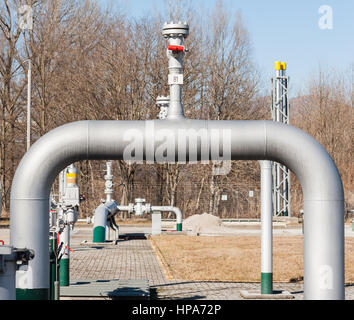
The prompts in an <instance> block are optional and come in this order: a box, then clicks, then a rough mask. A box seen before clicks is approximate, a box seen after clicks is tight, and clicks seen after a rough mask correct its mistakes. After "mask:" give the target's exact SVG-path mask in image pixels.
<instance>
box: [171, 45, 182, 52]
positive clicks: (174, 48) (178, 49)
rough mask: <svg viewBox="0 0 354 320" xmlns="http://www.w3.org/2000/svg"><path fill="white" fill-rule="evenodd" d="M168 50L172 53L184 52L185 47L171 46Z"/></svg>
mask: <svg viewBox="0 0 354 320" xmlns="http://www.w3.org/2000/svg"><path fill="white" fill-rule="evenodd" d="M167 48H168V50H172V51H184V46H175V45H169V46H168V47H167Z"/></svg>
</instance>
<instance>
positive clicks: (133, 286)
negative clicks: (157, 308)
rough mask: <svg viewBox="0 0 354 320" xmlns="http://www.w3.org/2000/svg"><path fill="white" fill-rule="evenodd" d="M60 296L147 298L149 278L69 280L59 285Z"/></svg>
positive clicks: (113, 298)
mask: <svg viewBox="0 0 354 320" xmlns="http://www.w3.org/2000/svg"><path fill="white" fill-rule="evenodd" d="M60 297H76V298H80V297H81V298H84V299H87V298H94V297H96V298H97V297H98V298H110V299H112V300H115V299H134V300H136V299H145V300H146V299H149V297H150V286H149V280H143V279H137V280H134V279H113V280H80V281H76V282H71V283H70V286H68V287H60Z"/></svg>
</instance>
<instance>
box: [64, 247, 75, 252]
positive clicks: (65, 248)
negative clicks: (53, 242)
mask: <svg viewBox="0 0 354 320" xmlns="http://www.w3.org/2000/svg"><path fill="white" fill-rule="evenodd" d="M65 249H68V250H69V251H71V252H75V250H73V249H71V248H70V247H69V246H65Z"/></svg>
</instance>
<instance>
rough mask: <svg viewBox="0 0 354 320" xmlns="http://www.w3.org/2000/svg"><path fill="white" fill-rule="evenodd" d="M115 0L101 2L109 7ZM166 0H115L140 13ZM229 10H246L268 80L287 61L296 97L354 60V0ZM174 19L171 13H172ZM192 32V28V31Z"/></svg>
mask: <svg viewBox="0 0 354 320" xmlns="http://www.w3.org/2000/svg"><path fill="white" fill-rule="evenodd" d="M110 1H112V0H100V1H99V3H101V4H102V6H104V5H105V4H107V3H108V2H110ZM166 2H167V1H165V0H114V1H112V3H113V6H114V7H115V8H117V9H118V8H120V9H123V11H124V12H126V14H127V15H128V16H135V17H139V16H141V15H144V14H146V13H148V12H149V11H150V12H154V11H155V10H156V9H157V10H159V11H163V8H164V7H165V6H166ZM216 3H217V0H193V1H192V4H193V5H194V6H195V7H197V8H198V7H199V6H201V5H202V6H203V7H204V8H206V9H210V10H211V9H213V8H215V5H216ZM322 5H329V6H330V7H331V8H332V10H333V29H331V30H328V29H326V30H323V29H321V28H320V27H319V20H320V18H321V16H323V14H321V13H319V8H320V7H321V6H322ZM224 6H225V7H227V8H230V10H229V12H231V13H232V12H235V13H236V12H237V11H238V10H240V11H241V13H242V17H243V20H244V23H245V25H246V27H247V29H248V31H249V33H250V38H251V43H252V47H253V58H254V61H255V62H256V64H257V65H258V66H259V68H260V70H261V71H262V74H263V76H264V79H265V80H267V79H270V77H271V76H272V75H273V74H274V61H276V60H281V61H285V62H287V65H288V70H287V74H288V75H289V76H290V84H292V86H291V89H292V94H291V96H293V95H294V94H295V93H296V92H297V90H298V89H299V88H301V87H303V85H304V83H305V82H306V81H307V79H308V78H309V77H311V75H312V74H314V73H316V71H317V70H318V68H319V66H321V68H322V67H323V68H326V67H327V68H336V69H339V70H341V71H344V70H346V68H348V67H349V66H350V64H351V63H354V0H224ZM166 19H168V17H166ZM191 32H192V30H191Z"/></svg>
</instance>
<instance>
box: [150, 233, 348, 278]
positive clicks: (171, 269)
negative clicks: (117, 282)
mask: <svg viewBox="0 0 354 320" xmlns="http://www.w3.org/2000/svg"><path fill="white" fill-rule="evenodd" d="M150 241H151V243H152V245H153V247H154V249H155V252H156V253H157V255H158V256H159V258H160V261H161V263H162V264H163V266H164V269H165V273H166V275H167V277H168V278H170V280H172V279H179V280H194V281H239V282H246V281H247V282H259V281H260V280H261V279H260V276H261V274H260V270H261V266H260V264H261V250H260V237H256V236H247V237H243V236H238V237H207V236H185V235H180V236H173V235H159V236H153V237H150ZM345 251H346V252H345V254H346V261H345V263H346V274H345V278H346V283H353V282H354V239H352V238H350V239H346V243H345ZM273 279H274V282H291V281H301V280H302V279H303V237H302V236H292V237H283V236H281V237H273Z"/></svg>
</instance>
